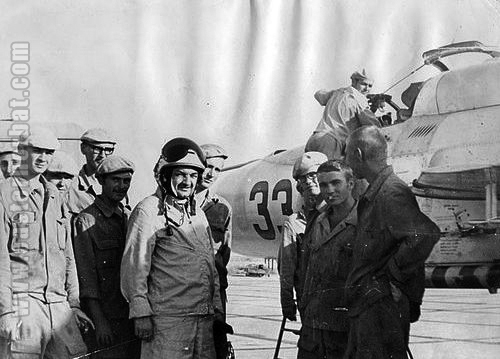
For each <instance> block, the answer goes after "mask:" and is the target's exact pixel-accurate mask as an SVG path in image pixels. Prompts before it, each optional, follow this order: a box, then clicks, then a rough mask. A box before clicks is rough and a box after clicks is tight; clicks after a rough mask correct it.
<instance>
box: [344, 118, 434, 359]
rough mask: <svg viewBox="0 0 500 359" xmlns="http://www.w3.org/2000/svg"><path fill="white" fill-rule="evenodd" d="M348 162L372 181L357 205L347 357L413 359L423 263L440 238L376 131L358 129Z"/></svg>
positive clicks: (349, 283)
mask: <svg viewBox="0 0 500 359" xmlns="http://www.w3.org/2000/svg"><path fill="white" fill-rule="evenodd" d="M346 160H347V163H348V164H349V166H350V167H351V168H352V170H353V172H354V174H355V176H356V177H358V178H364V179H366V180H367V181H368V183H369V184H370V185H369V187H368V189H367V191H366V192H365V194H364V195H363V197H362V198H361V199H360V201H359V204H358V227H357V235H356V241H355V244H354V250H353V268H352V271H351V272H350V274H349V277H348V278H347V285H346V288H347V293H348V300H349V305H348V307H349V317H350V319H351V328H350V334H349V348H348V355H347V356H346V357H348V358H355V359H365V358H367V359H368V358H393V359H406V358H407V354H406V351H407V346H408V339H409V333H410V322H414V321H416V320H418V317H419V315H420V310H419V308H420V303H421V302H422V298H423V295H424V284H425V283H424V280H425V274H424V262H425V260H426V259H427V257H428V256H429V254H430V253H431V251H432V248H433V247H434V245H435V243H436V242H437V241H438V240H439V236H440V231H439V228H438V227H437V226H436V225H435V224H434V223H433V222H432V221H431V220H430V219H429V218H428V217H427V216H425V215H424V214H423V213H422V212H421V211H420V208H419V206H418V203H417V201H416V200H415V196H414V195H413V193H412V191H411V190H410V188H409V187H408V186H407V185H406V184H405V183H404V182H403V181H402V180H401V179H399V177H398V176H396V174H395V173H394V171H393V169H392V166H389V165H388V164H387V143H386V140H385V138H384V135H383V134H382V133H381V132H380V131H379V130H378V129H377V128H376V127H373V126H369V127H362V128H360V129H359V130H357V131H355V132H353V133H352V134H351V136H350V137H349V139H348V141H347V156H346Z"/></svg>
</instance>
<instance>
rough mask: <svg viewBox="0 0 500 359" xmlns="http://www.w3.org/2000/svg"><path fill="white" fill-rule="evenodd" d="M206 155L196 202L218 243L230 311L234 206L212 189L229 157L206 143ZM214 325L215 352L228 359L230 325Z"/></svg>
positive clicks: (219, 265)
mask: <svg viewBox="0 0 500 359" xmlns="http://www.w3.org/2000/svg"><path fill="white" fill-rule="evenodd" d="M200 147H201V149H202V150H203V153H204V154H205V159H206V161H207V167H206V168H205V170H204V171H203V174H202V176H201V180H200V181H199V183H198V185H197V187H196V195H195V199H196V203H197V204H198V205H199V206H200V207H201V209H202V210H203V212H205V216H206V217H207V220H208V224H209V225H210V230H211V232H212V237H213V240H214V242H215V245H214V247H215V248H217V247H218V248H217V249H216V253H215V267H216V268H217V273H218V274H219V284H220V296H221V301H222V307H223V309H224V313H226V302H227V296H226V289H227V287H228V283H227V268H226V267H227V264H228V262H229V258H230V256H231V230H232V221H231V217H232V209H231V205H230V204H229V202H228V201H226V199H225V198H224V197H222V196H219V195H218V194H216V193H214V191H212V190H210V187H212V185H213V184H214V183H215V182H216V181H217V179H218V178H219V174H220V172H221V171H222V169H223V168H224V162H225V160H226V159H227V157H228V156H227V154H226V151H225V150H224V149H223V148H222V147H220V146H219V145H214V144H205V145H201V146H200ZM224 320H225V316H224ZM219 323H220V322H216V323H215V324H216V325H217V326H216V327H215V328H214V340H215V351H216V353H217V358H218V359H226V354H227V350H228V348H227V346H228V344H227V333H226V330H228V329H229V328H228V327H227V326H225V325H224V326H218V325H219Z"/></svg>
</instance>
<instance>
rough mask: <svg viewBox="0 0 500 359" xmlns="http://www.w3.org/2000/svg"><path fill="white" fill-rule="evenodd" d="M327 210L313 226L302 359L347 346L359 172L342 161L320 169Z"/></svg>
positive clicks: (329, 358) (336, 354)
mask: <svg viewBox="0 0 500 359" xmlns="http://www.w3.org/2000/svg"><path fill="white" fill-rule="evenodd" d="M318 182H319V188H320V190H321V196H322V198H323V200H324V201H325V202H326V209H325V210H324V211H323V212H322V213H321V214H319V215H318V217H317V218H316V219H315V221H314V222H313V223H312V224H311V230H310V233H309V237H310V253H309V260H308V266H307V271H306V275H305V280H304V288H303V294H302V300H301V307H302V313H303V316H302V329H301V333H300V340H299V343H298V347H299V352H298V356H297V358H299V359H337V358H338V359H341V358H342V357H343V355H344V352H345V349H346V347H347V338H348V318H347V309H346V308H345V306H346V303H345V293H344V287H345V281H346V279H347V274H348V273H349V269H350V267H351V259H352V245H353V242H354V239H355V236H356V221H357V216H356V201H355V200H354V198H353V197H352V189H353V187H354V176H353V174H352V170H351V169H350V168H349V167H348V166H347V165H346V164H345V163H343V162H341V161H334V160H329V161H327V162H325V163H323V164H322V165H321V166H319V168H318Z"/></svg>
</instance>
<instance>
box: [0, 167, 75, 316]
mask: <svg viewBox="0 0 500 359" xmlns="http://www.w3.org/2000/svg"><path fill="white" fill-rule="evenodd" d="M35 181H36V180H35ZM39 181H40V183H37V186H38V188H40V191H39V193H36V192H34V191H33V192H32V191H31V189H30V183H29V182H28V181H26V180H24V179H22V178H18V177H10V178H8V179H6V180H5V181H3V182H2V183H0V315H2V314H5V313H9V312H13V311H15V310H22V309H23V308H15V306H16V305H21V304H22V303H21V302H22V301H21V300H20V301H19V302H18V303H16V302H13V296H17V297H18V298H19V297H22V296H23V295H29V296H31V297H33V298H35V299H38V300H40V301H42V302H44V303H57V302H64V301H68V302H69V304H70V306H72V307H78V306H79V299H78V297H79V293H78V279H77V274H76V266H75V260H74V256H73V247H72V244H71V239H70V236H69V218H68V216H67V214H66V213H64V210H63V206H62V203H61V200H60V197H59V192H58V190H57V188H56V187H55V186H53V185H52V184H51V183H49V182H47V181H46V180H45V178H44V177H43V176H40V177H39Z"/></svg>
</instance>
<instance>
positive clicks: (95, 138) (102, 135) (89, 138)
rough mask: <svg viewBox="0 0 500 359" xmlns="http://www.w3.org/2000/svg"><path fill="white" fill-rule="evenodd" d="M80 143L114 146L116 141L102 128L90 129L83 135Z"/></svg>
mask: <svg viewBox="0 0 500 359" xmlns="http://www.w3.org/2000/svg"><path fill="white" fill-rule="evenodd" d="M80 140H81V141H84V142H90V143H111V144H113V145H115V144H116V139H115V137H114V136H112V135H111V134H110V133H109V132H108V131H106V130H105V129H104V128H91V129H90V130H87V131H85V132H84V133H83V135H82V137H80Z"/></svg>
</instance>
